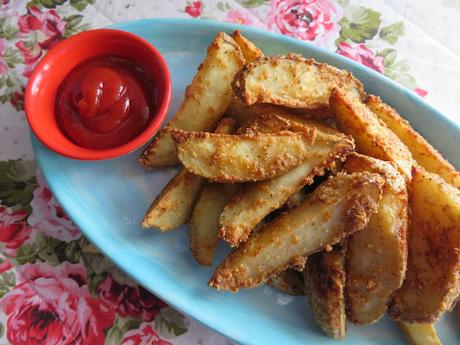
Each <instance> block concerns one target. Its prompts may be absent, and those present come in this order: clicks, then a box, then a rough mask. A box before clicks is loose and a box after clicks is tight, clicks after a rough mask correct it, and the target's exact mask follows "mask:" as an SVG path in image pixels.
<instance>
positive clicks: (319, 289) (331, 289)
mask: <svg viewBox="0 0 460 345" xmlns="http://www.w3.org/2000/svg"><path fill="white" fill-rule="evenodd" d="M345 252H346V249H345V248H344V247H342V246H340V245H337V246H334V248H333V249H332V251H330V252H327V251H322V252H319V253H316V254H313V255H311V256H309V257H308V260H307V266H306V269H305V271H304V279H305V292H306V295H307V296H308V299H309V302H310V307H311V310H312V312H313V315H314V317H315V320H316V322H317V323H318V325H319V326H320V327H321V328H322V330H323V331H324V332H325V333H326V334H327V335H328V336H330V337H331V338H334V339H341V338H344V337H345V336H346V325H347V320H346V314H345V294H344V290H345V277H346V274H345Z"/></svg>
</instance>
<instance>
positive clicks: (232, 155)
mask: <svg viewBox="0 0 460 345" xmlns="http://www.w3.org/2000/svg"><path fill="white" fill-rule="evenodd" d="M171 135H172V137H173V139H174V141H175V143H176V146H177V155H178V157H179V159H180V161H181V162H182V164H184V166H185V168H186V169H187V170H188V171H190V172H191V173H194V174H196V175H199V176H202V177H206V178H207V179H210V180H213V181H217V182H247V181H260V180H267V179H270V178H272V177H275V176H278V175H281V174H283V173H285V172H287V171H289V170H291V169H293V168H294V167H296V166H298V165H300V164H301V163H302V162H303V161H304V160H305V159H306V158H307V157H308V151H309V150H310V147H311V146H312V144H313V142H314V139H315V135H316V130H315V129H314V128H310V129H306V130H305V131H304V132H302V133H292V132H288V131H285V132H280V133H277V134H261V133H248V134H242V135H225V134H212V133H207V132H184V131H180V130H173V131H172V132H171Z"/></svg>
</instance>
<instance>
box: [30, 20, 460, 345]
mask: <svg viewBox="0 0 460 345" xmlns="http://www.w3.org/2000/svg"><path fill="white" fill-rule="evenodd" d="M114 27H115V28H118V29H122V30H127V31H130V32H133V33H135V34H137V35H139V36H142V37H144V38H145V39H147V40H149V41H150V42H151V43H153V44H154V45H155V46H156V47H157V48H158V49H159V50H160V51H161V53H162V54H163V55H164V56H165V58H166V60H167V62H168V65H169V68H170V70H171V74H172V80H173V102H172V106H171V108H170V111H169V115H170V116H171V115H172V114H174V112H175V111H176V109H177V108H178V105H179V103H180V101H181V99H182V96H183V93H184V88H185V86H186V85H187V84H188V83H189V82H190V81H191V79H192V77H193V75H194V73H195V70H196V68H197V67H198V65H199V63H200V61H202V59H203V57H204V54H205V52H206V48H207V46H208V45H209V44H210V42H211V41H212V39H213V37H214V36H215V34H216V33H217V32H218V31H226V32H231V31H232V30H234V29H236V28H240V29H242V30H243V32H244V34H245V35H247V36H248V37H249V38H250V39H251V40H253V41H254V42H255V43H256V44H257V45H258V46H259V47H261V48H263V50H264V51H265V52H266V53H267V54H275V53H276V54H279V53H287V52H299V53H302V54H303V55H305V56H307V57H313V58H315V59H317V60H318V61H322V62H327V63H329V64H332V65H335V66H337V67H340V68H344V69H347V70H349V71H351V72H353V73H354V75H355V76H356V77H358V78H359V79H360V80H361V81H362V82H363V83H364V85H365V87H366V90H367V91H368V92H370V93H373V94H376V95H380V96H382V97H383V99H384V100H385V101H386V102H388V103H389V104H391V105H392V106H394V107H395V108H396V109H397V110H398V111H399V112H400V113H401V114H403V115H404V116H405V117H407V119H409V120H410V121H411V123H412V124H413V126H414V127H415V128H416V129H418V130H419V131H420V132H421V133H422V134H423V135H424V136H425V137H426V138H428V139H429V140H430V141H431V142H432V143H433V144H434V145H435V146H436V147H437V148H438V149H439V150H440V151H441V152H443V153H444V154H445V156H446V157H447V158H448V159H449V160H450V161H451V162H452V163H454V164H455V165H456V166H457V167H460V155H459V154H458V150H459V147H460V128H459V127H458V126H457V125H456V124H454V123H453V122H451V121H450V120H448V119H447V118H446V117H445V116H443V115H442V114H440V113H439V112H438V111H436V110H435V109H433V108H432V107H431V106H430V105H428V104H427V103H426V102H425V101H423V100H422V99H421V98H419V97H418V96H416V95H414V94H413V93H412V92H411V91H409V90H406V89H404V88H402V87H400V86H398V85H397V84H395V83H394V82H392V81H391V80H389V79H387V78H385V77H384V76H382V75H380V74H378V73H376V72H374V71H373V70H370V69H368V68H365V67H363V66H361V65H358V64H356V63H354V62H352V61H350V60H348V59H346V58H344V57H342V56H340V55H337V54H333V53H329V52H327V51H324V50H322V49H319V48H316V47H314V46H312V45H310V44H307V43H304V42H300V41H297V40H294V39H291V38H287V37H283V36H279V35H275V34H271V33H267V32H262V31H258V30H255V29H251V28H247V27H237V26H233V25H227V24H221V23H215V22H211V21H202V20H170V19H152V20H142V21H134V22H129V23H124V24H117V25H116V26H114ZM33 145H34V149H35V157H36V159H37V161H38V164H39V166H40V168H41V170H42V171H43V174H44V176H45V178H46V180H47V181H48V183H49V186H50V187H51V189H52V191H53V192H54V194H55V196H56V197H57V199H58V200H59V202H60V203H61V204H62V205H63V206H64V208H65V209H66V211H67V213H68V214H69V216H70V217H71V218H72V219H73V221H74V222H75V223H76V224H77V225H78V226H79V228H80V229H81V230H82V231H83V232H84V233H85V235H86V236H87V237H88V238H89V239H90V240H91V241H92V242H93V243H94V244H95V245H96V246H98V247H99V248H100V249H101V250H102V251H103V252H104V253H105V254H106V255H107V256H108V257H109V258H111V259H112V260H113V261H114V262H115V263H116V264H117V265H118V266H119V267H121V268H122V269H123V270H124V271H125V272H127V273H128V274H129V275H130V276H132V277H133V278H134V279H136V280H137V281H138V282H140V283H141V284H142V285H144V286H145V287H146V288H148V289H149V290H151V291H152V292H153V293H155V294H156V295H158V296H159V297H161V298H162V299H164V300H165V301H167V302H168V303H170V304H171V305H173V306H174V307H176V308H178V309H180V310H182V311H183V312H185V313H187V314H189V315H190V316H192V317H193V318H195V319H196V320H198V321H200V322H202V323H203V324H204V325H206V326H209V327H210V328H213V329H214V330H216V331H218V332H221V333H222V334H224V335H226V336H227V337H230V338H232V339H234V340H235V341H237V342H238V343H241V344H253V345H269V344H277V345H294V344H296V345H300V344H329V343H337V342H334V341H331V340H330V339H329V338H327V337H325V336H324V335H323V334H322V333H321V331H320V330H319V329H318V327H317V326H316V325H315V323H314V321H313V319H312V317H311V314H310V312H309V308H308V307H307V303H306V301H305V299H304V298H301V297H296V298H293V297H290V296H287V295H284V294H282V293H279V292H277V291H275V290H272V289H271V288H268V287H261V288H258V289H254V290H250V291H243V292H240V293H238V294H231V293H222V292H216V291H215V290H213V289H210V288H208V287H207V285H206V282H207V280H208V278H209V276H210V274H211V273H212V272H213V269H214V268H204V267H201V266H199V265H198V264H196V263H195V261H194V259H193V258H192V256H191V255H190V251H189V249H188V234H187V228H186V227H182V228H181V229H178V230H177V231H174V232H171V233H169V234H160V233H158V232H156V231H148V230H141V228H140V226H139V223H140V221H141V219H142V216H143V214H144V212H145V210H146V208H147V206H148V205H149V203H150V202H151V200H152V199H153V198H154V197H155V196H156V195H157V194H158V193H159V192H160V190H161V189H162V187H163V186H164V185H165V184H166V183H167V181H168V180H169V179H170V177H171V176H172V175H173V173H174V170H173V169H170V170H161V171H155V172H148V171H146V170H144V169H143V168H142V167H141V166H139V164H138V163H137V162H136V156H137V154H138V152H135V153H133V154H131V155H129V156H126V157H123V158H121V159H115V160H111V161H104V162H88V163H87V162H80V161H74V160H71V159H66V158H64V157H61V156H58V155H57V154H55V153H53V152H50V151H48V150H47V149H46V148H45V147H44V146H43V145H41V144H40V143H39V142H38V141H37V140H36V139H35V138H34V140H33ZM225 253H226V248H224V247H223V246H222V247H221V248H219V251H218V254H217V262H218V261H220V260H221V259H222V258H223V257H224V255H225ZM455 323H457V325H458V321H456V320H455V317H454V316H453V315H450V316H446V317H444V319H443V320H442V321H441V322H440V323H439V326H438V330H439V333H440V335H441V338H442V340H443V341H444V344H445V345H447V344H460V334H459V331H458V329H459V327H458V326H457V325H455ZM340 343H341V344H353V345H364V344H392V345H394V344H404V343H405V340H404V339H403V337H402V336H401V333H400V332H399V330H398V328H397V327H396V326H395V324H394V323H393V322H392V321H391V320H389V319H388V318H385V319H384V320H382V321H380V322H379V323H378V324H376V325H372V326H363V327H353V326H350V327H349V333H348V337H347V338H346V339H345V340H343V341H341V342H340Z"/></svg>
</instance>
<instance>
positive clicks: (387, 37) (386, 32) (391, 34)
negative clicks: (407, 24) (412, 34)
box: [379, 22, 404, 44]
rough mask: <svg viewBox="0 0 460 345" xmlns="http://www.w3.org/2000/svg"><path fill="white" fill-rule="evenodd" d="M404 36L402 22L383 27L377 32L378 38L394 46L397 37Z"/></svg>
mask: <svg viewBox="0 0 460 345" xmlns="http://www.w3.org/2000/svg"><path fill="white" fill-rule="evenodd" d="M402 35H404V23H403V22H397V23H394V24H391V25H388V26H385V27H384V28H382V30H380V32H379V37H380V38H381V39H382V40H384V41H387V42H388V43H390V44H395V43H396V42H397V41H398V39H399V37H401V36H402Z"/></svg>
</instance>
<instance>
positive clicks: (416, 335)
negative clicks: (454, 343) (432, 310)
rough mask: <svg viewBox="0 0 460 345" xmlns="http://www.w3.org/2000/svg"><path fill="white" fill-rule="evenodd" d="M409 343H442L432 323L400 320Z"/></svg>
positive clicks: (424, 344)
mask: <svg viewBox="0 0 460 345" xmlns="http://www.w3.org/2000/svg"><path fill="white" fill-rule="evenodd" d="M398 326H399V327H400V328H401V330H402V331H403V333H404V335H405V336H406V338H407V340H408V341H409V344H411V345H442V343H441V340H439V337H438V333H437V332H436V328H435V327H434V324H432V323H407V322H402V321H401V322H398Z"/></svg>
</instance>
